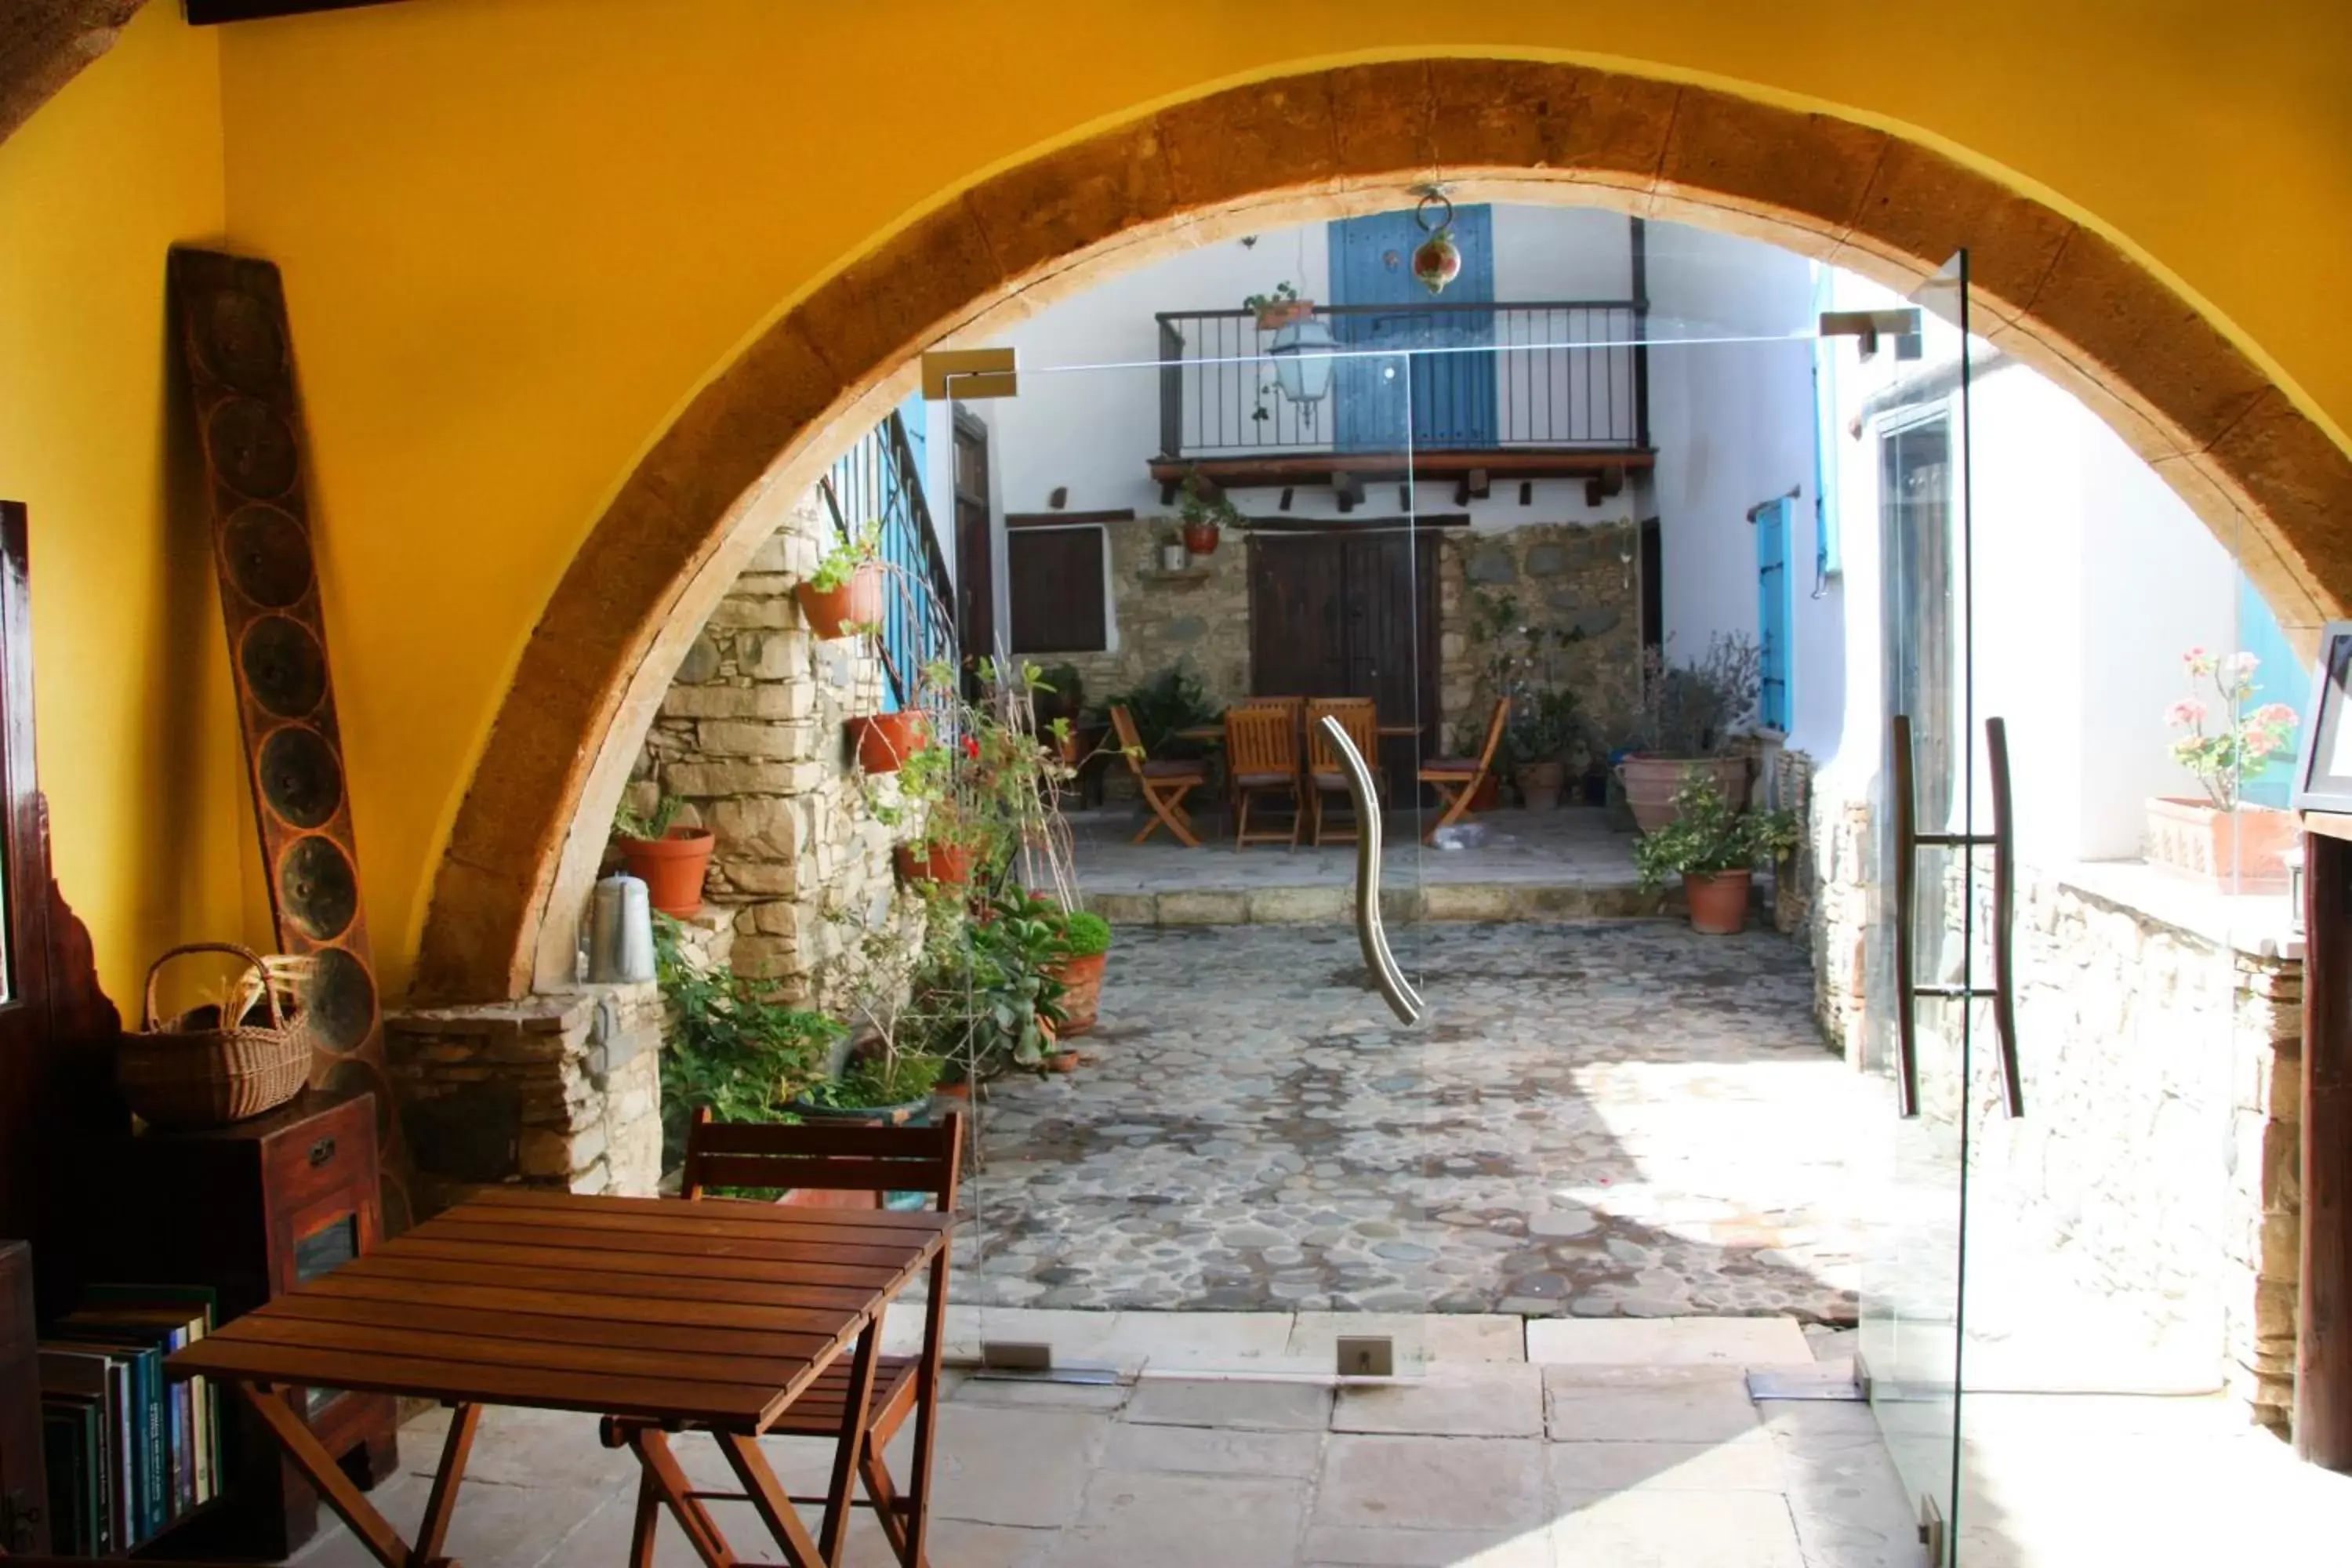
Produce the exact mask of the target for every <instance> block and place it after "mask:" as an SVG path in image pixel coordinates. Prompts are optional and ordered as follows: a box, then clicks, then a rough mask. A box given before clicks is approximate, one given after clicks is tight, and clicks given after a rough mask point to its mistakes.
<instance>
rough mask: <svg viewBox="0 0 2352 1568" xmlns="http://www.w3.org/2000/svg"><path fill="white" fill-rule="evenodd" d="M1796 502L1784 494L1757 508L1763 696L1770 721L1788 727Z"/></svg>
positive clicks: (1779, 727)
mask: <svg viewBox="0 0 2352 1568" xmlns="http://www.w3.org/2000/svg"><path fill="white" fill-rule="evenodd" d="M1795 511H1796V502H1795V501H1793V500H1790V499H1789V498H1787V497H1785V496H1784V497H1782V498H1781V499H1780V500H1776V501H1772V502H1769V504H1767V505H1765V506H1763V507H1761V508H1759V509H1758V510H1757V512H1756V636H1757V640H1758V641H1759V642H1761V643H1762V644H1763V645H1764V661H1763V666H1764V667H1763V694H1762V695H1763V701H1762V711H1761V713H1760V714H1759V717H1760V718H1761V719H1762V720H1763V721H1764V722H1765V724H1766V725H1768V726H1769V727H1770V728H1772V729H1775V730H1778V731H1781V732H1782V733H1783V734H1786V733H1787V732H1788V729H1789V666H1790V658H1789V655H1790V647H1789V523H1790V519H1791V518H1792V517H1793V516H1794V514H1795Z"/></svg>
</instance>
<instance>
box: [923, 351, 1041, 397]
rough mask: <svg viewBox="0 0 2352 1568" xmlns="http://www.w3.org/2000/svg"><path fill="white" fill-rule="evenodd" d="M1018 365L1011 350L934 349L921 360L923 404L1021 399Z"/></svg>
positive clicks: (1018, 362)
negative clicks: (950, 400)
mask: <svg viewBox="0 0 2352 1568" xmlns="http://www.w3.org/2000/svg"><path fill="white" fill-rule="evenodd" d="M1020 371H1021V365H1020V361H1019V357H1018V356H1017V355H1016V354H1015V353H1014V352H1013V350H1012V349H1007V348H997V349H933V350H932V351H931V352H930V353H927V354H925V355H924V356H923V401H924V402H926V403H944V402H946V401H947V400H948V399H950V398H953V399H955V400H956V401H957V402H958V403H969V402H971V401H972V400H973V399H974V398H980V397H1018V396H1020V395H1021V375H1020Z"/></svg>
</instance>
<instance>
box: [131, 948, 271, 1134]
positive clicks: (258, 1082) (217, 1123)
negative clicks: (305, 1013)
mask: <svg viewBox="0 0 2352 1568" xmlns="http://www.w3.org/2000/svg"><path fill="white" fill-rule="evenodd" d="M190 952H226V953H234V954H235V955H236V956H237V957H239V958H242V959H244V960H245V962H246V963H247V964H249V965H251V966H252V967H253V968H254V969H256V970H258V971H259V972H260V973H261V977H262V995H263V997H264V999H265V1005H266V1006H267V1007H268V1016H269V1022H268V1024H267V1025H261V1024H256V1023H252V1022H248V1021H247V1020H249V1019H250V1018H251V1016H252V1014H251V1010H250V1009H248V1010H247V1015H246V1018H244V1019H239V1020H236V1022H235V1023H234V1024H233V1025H232V1026H230V1027H227V1028H223V1027H222V1026H221V1025H222V1019H221V1017H220V1009H219V1008H218V1007H217V1006H205V1007H197V1008H194V1009H192V1010H191V1011H189V1012H186V1013H183V1014H181V1015H179V1016H176V1017H174V1018H172V1019H170V1020H168V1021H167V1022H164V1023H161V1024H159V1023H157V1022H156V1019H155V980H156V977H157V975H159V974H160V973H162V972H163V965H164V964H166V963H170V962H171V961H172V960H173V959H174V958H178V957H180V956H181V955H182V954H184V953H190ZM284 989H287V987H286V986H285V985H284V984H283V983H282V977H280V976H277V975H273V974H272V973H270V970H269V966H268V965H267V964H265V963H263V962H262V960H261V955H260V954H258V953H257V952H252V951H251V950H250V949H247V948H243V947H238V946H236V944H235V943H233V942H191V943H189V944H188V945H187V946H185V947H175V948H173V949H172V950H171V952H167V953H165V954H163V957H161V958H159V959H157V960H156V961H155V963H154V964H153V966H152V968H150V969H149V970H148V971H147V1000H146V1006H145V1009H144V1011H143V1013H142V1019H141V1023H140V1030H139V1033H137V1034H135V1035H133V1034H126V1035H124V1036H123V1037H122V1043H121V1046H120V1047H118V1049H117V1052H116V1055H115V1061H114V1081H115V1086H116V1087H117V1088H119V1089H121V1091H122V1098H123V1099H124V1100H127V1101H129V1102H130V1105H131V1110H135V1111H137V1112H138V1113H139V1114H140V1115H141V1116H142V1118H144V1119H145V1120H146V1121H149V1122H150V1123H152V1125H154V1126H157V1127H221V1126H226V1125H227V1124H228V1123H229V1122H232V1121H243V1120H245V1118H247V1117H248V1116H258V1115H260V1114H261V1113H262V1112H263V1111H265V1110H277V1109H278V1107H279V1106H281V1105H283V1104H285V1103H286V1102H287V1101H288V1100H291V1099H293V1098H294V1097H295V1096H296V1095H298V1094H299V1093H301V1092H302V1085H303V1083H304V1082H305V1080H307V1079H309V1077H310V1026H309V1025H308V1023H307V1022H306V1020H305V1019H304V1018H303V1017H302V1015H301V1009H300V1005H299V1001H288V1000H283V999H281V997H280V995H279V993H280V991H281V990H284Z"/></svg>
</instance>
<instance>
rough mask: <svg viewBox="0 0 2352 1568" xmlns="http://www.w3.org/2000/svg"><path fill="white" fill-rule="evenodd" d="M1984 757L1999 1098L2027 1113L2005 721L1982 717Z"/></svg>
mask: <svg viewBox="0 0 2352 1568" xmlns="http://www.w3.org/2000/svg"><path fill="white" fill-rule="evenodd" d="M1985 758H1986V760H1987V761H1988V762H1989V763H1990V764H1991V766H1992V1027H1993V1034H1994V1037H1996V1039H1997V1040H1998V1041H1999V1044H2000V1088H2001V1103H2002V1105H2003V1107H2004V1108H2005V1109H2006V1110H2008V1111H2009V1114H2010V1115H2011V1117H2019V1116H2022V1115H2024V1114H2025V1079H2024V1077H2023V1075H2022V1074H2021V1072H2020V1071H2019V1070H2018V1065H2017V979H2016V966H2015V963H2014V959H2013V955H2012V953H2011V948H2010V931H2011V927H2012V926H2013V925H2014V924H2015V923H2016V921H2017V826H2016V822H2015V820H2014V818H2013V816H2011V811H2010V798H2009V725H2008V723H2007V721H2004V720H2000V719H1988V720H1986V721H1985Z"/></svg>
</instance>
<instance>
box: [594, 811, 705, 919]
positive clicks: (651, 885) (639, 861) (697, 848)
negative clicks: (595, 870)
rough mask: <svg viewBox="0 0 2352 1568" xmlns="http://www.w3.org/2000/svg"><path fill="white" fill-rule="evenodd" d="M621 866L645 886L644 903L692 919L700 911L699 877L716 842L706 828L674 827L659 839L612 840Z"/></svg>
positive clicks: (701, 876) (700, 888) (676, 915)
mask: <svg viewBox="0 0 2352 1568" xmlns="http://www.w3.org/2000/svg"><path fill="white" fill-rule="evenodd" d="M613 842H614V845H615V847H618V848H619V849H620V851H621V863H622V864H623V865H625V866H626V867H627V868H629V875H630V876H632V877H635V878H636V879H638V880H639V881H641V882H643V883H645V885H646V902H647V903H649V904H651V905H652V906H653V907H654V908H655V909H656V910H660V911H661V912H662V913H663V914H666V915H670V916H673V917H675V918H677V919H678V920H691V919H693V918H694V917H695V916H696V915H698V914H700V913H701V912H702V878H703V873H704V872H706V871H708V870H709V868H710V852H711V851H712V850H713V849H715V848H716V847H718V840H716V839H714V838H713V837H711V836H710V829H709V828H707V827H685V826H679V827H673V828H671V829H670V830H669V831H668V832H667V833H666V834H664V835H663V836H662V837H659V838H630V837H619V838H615V839H614V841H613Z"/></svg>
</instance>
